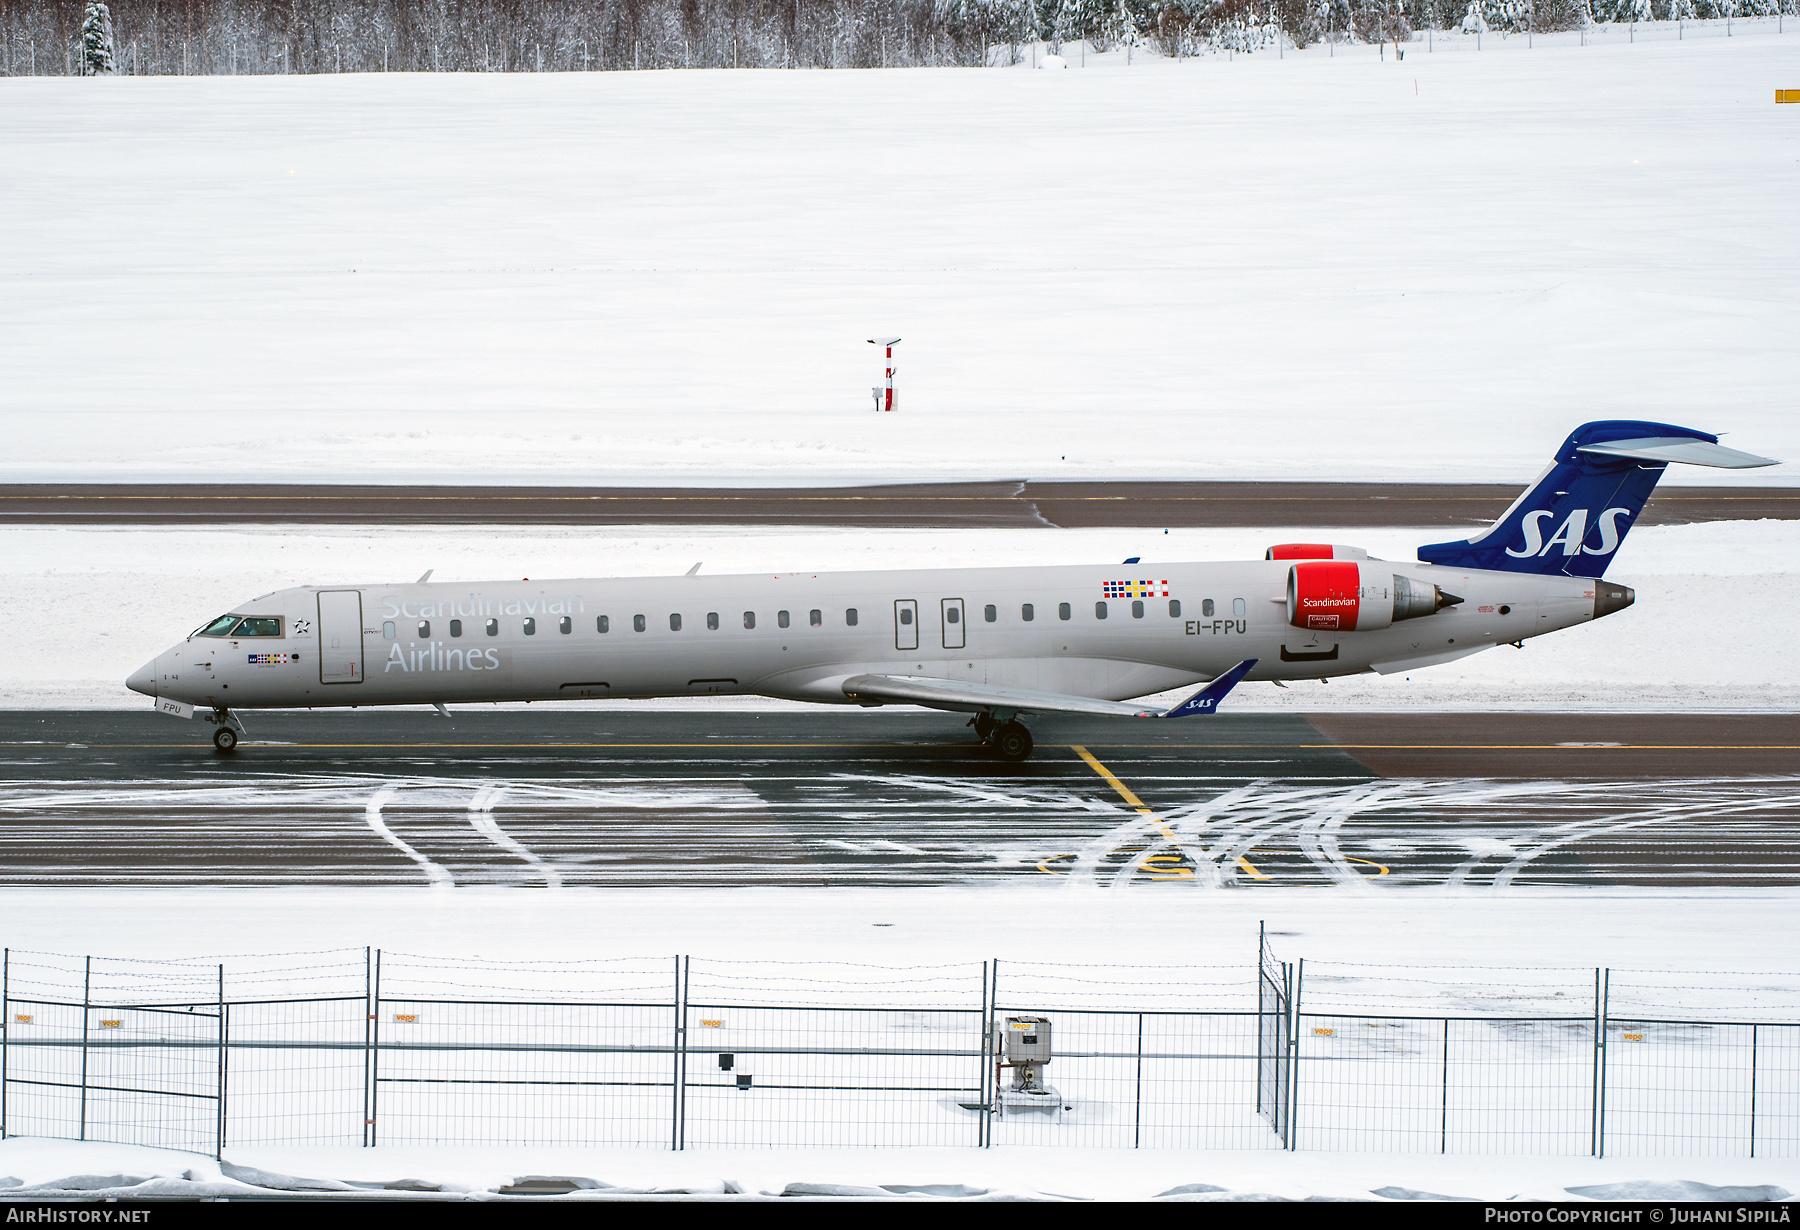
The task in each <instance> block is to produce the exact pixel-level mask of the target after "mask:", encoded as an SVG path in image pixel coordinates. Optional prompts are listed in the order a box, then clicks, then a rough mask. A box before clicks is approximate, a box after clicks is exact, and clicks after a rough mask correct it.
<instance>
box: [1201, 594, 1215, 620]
mask: <svg viewBox="0 0 1800 1230" xmlns="http://www.w3.org/2000/svg"><path fill="white" fill-rule="evenodd" d="M1212 613H1213V601H1212V599H1211V598H1202V599H1201V600H1200V614H1202V615H1204V616H1205V617H1206V618H1208V619H1211V618H1212Z"/></svg>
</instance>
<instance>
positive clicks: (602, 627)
mask: <svg viewBox="0 0 1800 1230" xmlns="http://www.w3.org/2000/svg"><path fill="white" fill-rule="evenodd" d="M594 631H596V632H611V631H612V616H611V615H601V616H598V617H597V618H596V619H595V620H594Z"/></svg>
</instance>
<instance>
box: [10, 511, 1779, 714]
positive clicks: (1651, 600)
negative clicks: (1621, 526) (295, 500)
mask: <svg viewBox="0 0 1800 1230" xmlns="http://www.w3.org/2000/svg"><path fill="white" fill-rule="evenodd" d="M1319 533H1320V535H1321V536H1322V537H1323V538H1324V539H1325V540H1327V541H1329V540H1333V539H1335V540H1337V541H1341V542H1351V543H1359V544H1362V545H1365V546H1367V547H1368V548H1370V549H1371V550H1372V551H1374V552H1375V553H1376V554H1377V555H1380V556H1385V557H1386V558H1389V559H1410V558H1411V557H1412V554H1413V549H1414V548H1415V547H1416V546H1417V544H1419V543H1422V542H1431V541H1436V540H1438V539H1440V538H1443V537H1445V536H1446V534H1445V531H1444V529H1443V528H1442V527H1436V528H1428V529H1415V530H1405V529H1397V530H1396V529H1384V530H1331V529H1322V530H1321V531H1319ZM1293 537H1294V532H1293V530H1292V529H1285V530H1258V529H1233V530H1198V529H1185V530H1172V531H1169V532H1168V533H1167V534H1164V533H1163V532H1162V531H1160V530H1156V529H1083V530H1029V529H969V530H894V529H879V530H877V529H859V530H855V531H844V530H838V529H801V528H775V529H751V530H745V529H738V528H726V527H718V528H712V527H701V528H694V527H678V528H671V527H658V526H643V527H635V526H632V527H606V528H594V529H586V528H583V529H566V530H564V529H557V530H545V529H521V528H516V527H494V528H485V527H474V528H465V527H455V528H439V527H415V526H407V527H397V528H392V529H380V528H365V527H354V528H334V527H307V528H293V529H278V530H252V529H245V528H241V527H222V528H216V529H196V530H184V529H169V528H157V529H142V530H139V529H79V530H71V529H56V528H16V527H14V528H4V529H0V583H4V585H5V587H6V590H7V592H8V593H9V594H10V595H11V596H12V600H11V601H10V602H8V603H6V604H5V605H3V606H0V641H3V642H4V643H5V644H7V645H9V646H11V647H12V650H13V652H12V658H11V665H10V667H9V677H8V679H7V685H6V688H5V689H4V692H3V693H0V704H3V705H5V706H8V707H13V708H64V707H99V708H135V707H137V706H139V705H148V703H149V702H148V700H145V699H142V698H139V697H137V696H135V695H133V694H132V693H130V692H128V691H127V690H126V689H125V686H124V679H125V677H126V676H127V675H129V674H130V673H131V672H132V671H133V670H135V669H136V668H137V667H138V666H140V665H142V664H143V663H144V662H146V661H148V660H149V659H150V658H151V657H153V656H155V655H156V654H157V653H159V652H160V651H161V650H163V649H165V648H167V647H168V646H169V645H170V644H171V643H173V642H174V641H176V640H178V639H179V638H180V637H182V636H184V635H185V634H186V633H187V632H188V631H190V630H191V629H192V628H193V627H195V626H196V625H198V624H199V623H200V622H201V621H202V620H205V619H207V618H210V617H211V616H213V615H216V614H218V613H219V612H221V611H225V610H229V609H231V608H232V607H234V606H236V605H238V604H241V603H242V602H244V601H245V600H246V599H248V598H252V597H254V596H256V595H258V594H262V593H267V592H269V591H270V590H274V589H278V588H281V587H283V586H288V585H299V584H317V583H338V582H343V583H361V582H369V583H377V582H391V581H395V580H410V579H411V578H414V577H417V576H419V575H420V574H421V573H423V572H424V571H425V570H426V569H427V568H432V569H435V572H434V573H433V579H434V580H437V581H472V580H480V579H489V580H491V579H494V578H496V577H505V576H515V575H516V576H534V577H537V576H542V577H554V576H631V575H658V574H661V575H673V574H679V573H682V572H685V571H687V569H688V567H689V566H690V565H692V564H693V563H694V562H695V561H696V560H699V561H704V568H705V570H706V571H707V572H711V573H722V572H762V571H783V570H788V569H796V568H802V569H805V570H808V571H811V570H823V569H861V568H910V567H926V566H953V567H970V568H979V567H998V566H1004V565H1014V564H1053V563H1054V564H1067V563H1081V562H1105V561H1113V560H1120V559H1124V558H1126V557H1128V556H1133V555H1136V556H1142V557H1143V558H1144V559H1146V560H1149V561H1151V562H1152V563H1154V562H1156V561H1157V560H1204V559H1256V558H1261V556H1262V553H1263V549H1264V547H1266V546H1267V545H1269V544H1270V543H1274V542H1281V541H1286V540H1289V539H1292V538H1293ZM1619 555H1620V558H1619V562H1618V563H1617V564H1616V565H1615V566H1614V567H1613V569H1612V570H1611V575H1612V578H1613V579H1615V580H1619V581H1623V582H1625V583H1626V584H1629V585H1632V586H1634V587H1636V589H1637V594H1638V601H1637V606H1636V607H1634V608H1633V609H1631V610H1628V611H1625V612H1623V613H1621V614H1617V615H1613V616H1610V617H1608V618H1607V619H1604V620H1600V621H1598V622H1596V623H1593V624H1589V625H1586V626H1583V627H1579V628H1572V629H1569V630H1567V631H1564V632H1559V633H1553V634H1551V635H1549V636H1545V637H1540V638H1538V639H1537V640H1533V641H1528V642H1526V645H1525V648H1524V649H1523V650H1517V649H1513V648H1510V647H1506V646H1502V647H1501V648H1498V649H1493V650H1489V651H1488V652H1486V653H1483V654H1478V655H1476V656H1475V657H1473V658H1468V659H1465V660H1463V661H1461V662H1454V663H1451V664H1449V665H1446V666H1439V667H1435V668H1433V669H1431V670H1429V671H1421V672H1418V673H1415V674H1413V675H1410V676H1406V675H1395V676H1389V677H1385V678H1383V677H1377V676H1372V675H1369V676H1361V677H1352V678H1349V679H1343V680H1337V681H1334V682H1332V683H1331V684H1329V685H1327V686H1320V685H1318V684H1316V683H1315V684H1306V685H1295V686H1293V687H1291V688H1288V689H1286V690H1283V689H1278V688H1276V687H1274V686H1272V685H1269V684H1248V685H1245V686H1244V687H1241V688H1239V689H1238V691H1237V692H1235V693H1233V695H1232V698H1231V700H1230V702H1229V704H1230V706H1231V708H1232V709H1233V710H1235V711H1238V712H1254V711H1258V710H1272V709H1292V710H1298V711H1316V710H1324V709H1332V708H1348V709H1486V710H1493V709H1559V710H1569V709H1584V708H1599V709H1607V710H1618V709H1637V710H1734V711H1744V710H1750V711H1755V710H1768V709H1779V710H1791V709H1793V708H1794V707H1796V706H1797V705H1800V657H1797V656H1796V655H1794V654H1788V653H1775V652H1771V650H1770V647H1769V646H1770V641H1769V637H1770V635H1771V633H1770V627H1771V620H1772V618H1773V613H1774V612H1777V611H1784V610H1791V609H1794V608H1795V607H1800V563H1797V562H1796V561H1800V523H1797V522H1791V521H1762V522H1715V523H1711V524H1705V525H1687V526H1648V527H1644V528H1641V529H1638V530H1635V531H1633V532H1632V534H1631V536H1630V537H1629V538H1628V539H1627V540H1626V543H1625V546H1624V547H1623V548H1622V549H1621V550H1620V553H1619ZM1171 695H1173V694H1171ZM613 703H614V705H615V706H616V705H620V704H625V703H627V702H613ZM667 703H669V704H671V705H675V706H679V707H681V708H684V709H693V710H695V711H696V712H698V711H700V710H701V709H703V708H705V707H706V706H707V705H708V704H709V703H711V704H717V705H726V706H730V707H734V708H742V707H754V708H766V707H779V702H772V701H757V700H755V699H753V698H730V699H727V700H724V701H715V702H701V701H692V700H680V701H671V702H667ZM1170 703H1174V701H1173V699H1171V701H1170Z"/></svg>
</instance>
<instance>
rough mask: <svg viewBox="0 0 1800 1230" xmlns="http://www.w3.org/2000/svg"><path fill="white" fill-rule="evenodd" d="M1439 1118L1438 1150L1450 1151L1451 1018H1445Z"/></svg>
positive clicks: (1440, 1151) (1441, 1151)
mask: <svg viewBox="0 0 1800 1230" xmlns="http://www.w3.org/2000/svg"><path fill="white" fill-rule="evenodd" d="M1440 1115H1441V1117H1440V1119H1439V1120H1438V1152H1439V1153H1448V1152H1450V1018H1449V1017H1445V1018H1444V1066H1443V1104H1442V1108H1441V1111H1440Z"/></svg>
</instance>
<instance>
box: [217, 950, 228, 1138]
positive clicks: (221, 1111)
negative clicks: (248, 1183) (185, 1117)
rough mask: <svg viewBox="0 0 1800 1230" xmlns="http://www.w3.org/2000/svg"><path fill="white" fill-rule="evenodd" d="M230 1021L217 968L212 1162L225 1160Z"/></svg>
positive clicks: (221, 968) (222, 972)
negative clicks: (215, 1106)
mask: <svg viewBox="0 0 1800 1230" xmlns="http://www.w3.org/2000/svg"><path fill="white" fill-rule="evenodd" d="M230 1046H231V1021H230V1018H229V1017H227V1016H226V1015H225V966H224V965H223V964H221V965H220V966H219V1085H218V1094H219V1098H218V1102H219V1105H218V1120H219V1121H218V1124H217V1125H216V1126H217V1131H216V1133H215V1135H214V1137H213V1160H215V1161H224V1160H225V1090H226V1088H227V1086H226V1079H227V1075H228V1072H229V1065H230V1063H231V1057H230V1052H229V1049H228V1048H229V1047H230Z"/></svg>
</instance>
